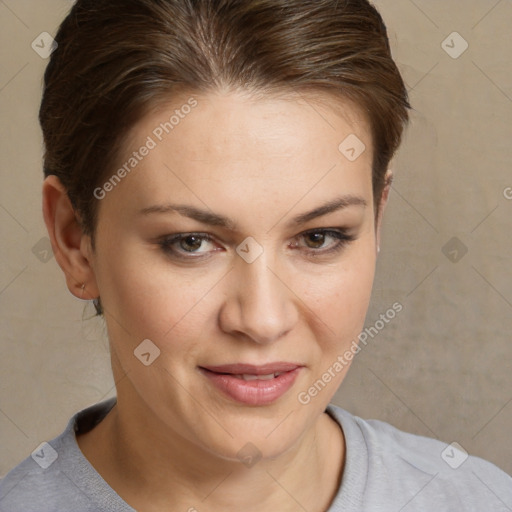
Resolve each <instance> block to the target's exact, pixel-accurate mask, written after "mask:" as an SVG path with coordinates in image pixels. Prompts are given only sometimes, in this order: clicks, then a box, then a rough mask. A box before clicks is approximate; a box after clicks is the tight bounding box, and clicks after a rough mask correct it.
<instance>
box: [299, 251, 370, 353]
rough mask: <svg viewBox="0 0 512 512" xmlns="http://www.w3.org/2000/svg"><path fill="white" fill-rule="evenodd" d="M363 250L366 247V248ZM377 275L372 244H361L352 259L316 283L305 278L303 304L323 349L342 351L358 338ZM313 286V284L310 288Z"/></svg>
mask: <svg viewBox="0 0 512 512" xmlns="http://www.w3.org/2000/svg"><path fill="white" fill-rule="evenodd" d="M363 246H364V247H363ZM374 273H375V257H374V255H373V253H372V249H371V243H370V244H361V247H360V248H359V249H358V250H354V251H353V252H352V253H351V254H350V256H349V257H347V258H346V259H344V260H343V261H342V262H341V263H340V264H339V265H336V266H335V267H332V269H330V270H324V271H323V273H322V274H319V275H318V276H317V277H316V280H315V278H313V281H312V280H311V276H308V278H307V279H305V278H304V277H303V278H302V283H303V285H302V293H303V297H304V303H305V305H306V306H307V308H308V309H309V310H310V311H311V313H312V317H315V318H316V325H317V329H321V330H322V335H319V336H317V340H318V342H319V344H322V345H324V348H326V347H330V349H339V348H341V347H342V346H343V345H345V344H347V343H350V342H351V341H352V340H353V339H354V338H356V337H357V336H358V335H359V333H360V331H361V329H362V328H363V325H364V319H365V317H366V313H367V310H368V305H369V302H370V297H371V291H372V286H373V279H374ZM311 283H313V284H311Z"/></svg>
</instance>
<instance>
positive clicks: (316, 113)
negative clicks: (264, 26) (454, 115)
mask: <svg viewBox="0 0 512 512" xmlns="http://www.w3.org/2000/svg"><path fill="white" fill-rule="evenodd" d="M191 96H192V95H191ZM191 96H186V95H184V96H183V97H180V98H179V99H176V98H175V100H173V102H172V104H171V105H169V106H168V107H166V108H162V109H160V110H159V111H158V112H154V113H152V114H150V115H148V116H147V117H146V118H145V119H144V120H143V121H142V122H140V123H139V124H138V125H137V126H136V127H135V128H134V130H133V132H132V136H131V137H130V142H129V149H127V151H126V155H125V160H124V161H121V162H119V168H121V167H122V166H123V165H125V164H126V166H125V171H127V170H128V169H129V172H128V171H127V172H126V173H123V172H120V173H118V174H117V178H121V179H120V180H119V179H114V180H113V181H112V183H115V185H111V186H108V185H107V186H106V187H104V188H103V189H102V190H103V191H102V192H98V195H99V196H102V197H103V196H104V197H103V198H102V199H101V200H100V201H99V203H100V204H99V221H98V226H97V233H96V252H95V253H94V254H92V266H93V269H94V274H95V279H96V284H97V287H98V289H99V292H100V295H101V300H102V304H103V306H104V310H105V318H106V322H107V326H108V333H109V337H110V343H111V350H112V358H113V369H114V374H115V375H114V376H115V380H116V382H117V387H118V389H117V393H118V404H119V406H120V407H124V408H125V409H129V410H131V411H139V413H140V414H144V415H145V421H148V424H149V426H153V427H154V426H155V424H158V426H159V428H162V427H163V430H162V431H167V432H175V433H176V434H177V435H179V436H180V437H183V438H185V439H187V440H188V441H189V442H192V443H194V444H195V445H197V446H199V447H201V448H203V449H206V450H208V451H209V452H211V453H214V454H217V455H219V456H221V457H224V458H233V459H235V458H236V457H237V453H238V452H239V450H240V449H241V448H242V447H244V446H245V445H246V444H247V443H252V444H253V445H255V446H256V447H257V449H258V450H259V451H260V452H261V454H262V455H263V456H264V457H275V456H277V455H279V454H280V453H282V452H284V451H286V450H287V449H289V448H290V447H291V446H292V445H293V444H294V443H295V442H296V441H297V440H298V439H299V438H300V437H301V436H302V435H303V434H304V433H305V432H306V431H307V430H308V429H309V428H310V427H312V426H313V424H314V423H315V422H316V420H317V419H318V418H319V417H320V415H321V413H322V412H323V411H324V410H325V407H326V406H327V404H328V403H329V401H330V400H331V398H332V396H333V394H334V392H335V391H336V389H337V387H338V385H339V384H340V383H341V381H342V380H343V377H344V376H345V373H346V370H347V366H346V365H342V364H341V363H339V359H338V356H343V354H344V353H345V352H346V351H347V350H349V349H350V347H351V345H352V347H354V345H353V342H354V340H356V339H357V336H358V334H359V333H360V331H361V329H362V327H363V323H364V318H365V314H366V311H367V307H368V302H369V298H370V293H371V288H372V282H373V277H374V268H375V259H376V230H375V222H374V208H373V197H372V180H371V163H372V150H371V147H372V142H371V138H370V132H369V128H368V125H367V123H366V121H365V120H364V119H363V118H362V116H361V115H360V113H359V112H358V110H357V109H355V108H354V107H353V106H351V105H350V104H349V103H345V102H339V100H338V103H337V110H335V109H334V108H333V106H334V100H332V99H331V100H330V106H329V105H328V102H329V98H327V101H326V102H325V103H323V104H320V103H319V102H315V101H313V98H312V97H307V96H294V95H291V94H290V95H289V96H288V97H287V99H284V98H277V97H272V98H271V97H267V98H266V99H258V100H256V99H250V98H249V96H247V95H242V94H241V93H239V92H229V93H224V94H221V93H216V94H214V93H210V94H207V95H193V98H191ZM304 98H308V100H307V101H305V99H304ZM185 105H188V107H186V106H185ZM176 110H177V112H175V111H176ZM173 115H174V118H172V119H171V116H173ZM166 122H167V123H168V124H167V125H166V124H165V123H166ZM161 123H162V124H161ZM347 137H350V138H349V139H347ZM355 137H357V139H359V141H358V140H357V139H356V138H355ZM345 139H347V141H346V142H345V143H344V144H343V145H342V146H341V150H340V149H339V146H340V144H341V143H342V142H343V141H345ZM361 142H362V143H364V145H365V146H366V149H365V150H363V146H362V145H361ZM143 147H146V149H141V148H143ZM352 149H353V151H352ZM361 151H362V153H361V154H360V155H359V153H360V152H361ZM134 152H136V154H134ZM358 155H359V156H358ZM130 158H132V160H130ZM116 169H117V168H116ZM114 171H115V170H114ZM113 174H114V173H113ZM106 190H108V192H105V191H106ZM104 192H105V193H104ZM326 206H332V207H333V208H331V209H329V211H327V209H325V210H323V209H324V208H325V207H326ZM191 233H192V234H193V235H190V234H191ZM178 236H179V237H181V239H180V238H177V237H178ZM144 340H146V341H144ZM148 340H149V341H148ZM141 343H142V345H141ZM337 361H338V364H337V365H336V364H335V363H336V362H337ZM235 365H249V366H246V367H241V366H238V367H237V366H235ZM219 367H222V368H219ZM208 368H209V369H210V370H208ZM215 370H216V371H215ZM281 372H284V373H282V374H281V375H279V376H277V377H276V376H273V375H272V374H275V373H281ZM326 372H327V373H328V374H329V375H330V378H329V375H327V377H326V376H325V374H326ZM242 373H243V374H246V376H245V378H241V376H240V374H242ZM222 374H224V375H222ZM256 375H259V377H256ZM255 379H256V380H255ZM319 379H320V380H322V383H323V385H322V386H318V384H317V389H318V388H319V389H321V391H317V392H316V393H315V392H314V391H312V392H308V389H310V388H311V386H312V385H314V383H315V382H317V381H318V380H319ZM329 381H330V382H329ZM148 418H151V419H148Z"/></svg>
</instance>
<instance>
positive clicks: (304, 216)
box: [139, 195, 367, 231]
mask: <svg viewBox="0 0 512 512" xmlns="http://www.w3.org/2000/svg"><path fill="white" fill-rule="evenodd" d="M350 206H360V207H363V208H365V207H366V206H367V202H366V200H365V199H363V198H362V197H358V196H353V195H345V196H341V197H337V198H335V199H333V200H331V201H329V202H327V203H325V204H323V205H320V206H317V207H316V208H313V209H312V210H310V211H308V212H305V213H301V214H300V215H297V216H296V217H293V218H292V219H291V220H290V221H289V222H288V223H287V226H288V227H292V226H299V225H301V224H305V223H306V222H309V221H310V220H313V219H316V218H317V217H321V216H323V215H327V214H328V213H333V212H336V211H338V210H343V209H345V208H348V207H350ZM175 212H176V213H179V214H180V215H183V216H184V217H189V218H190V219H194V220H196V221H198V222H201V223H202V224H208V225H210V226H219V227H223V228H226V229H229V230H231V231H238V229H239V228H238V225H237V223H236V222H235V221H233V220H232V219H230V218H228V217H225V216H224V215H220V214H217V213H213V212H211V211H208V210H202V209H200V208H196V207H195V206H190V205H185V204H172V203H168V204H164V205H155V206H149V207H147V208H143V209H142V210H140V211H139V215H144V216H146V215H151V214H157V213H158V214H169V213H175Z"/></svg>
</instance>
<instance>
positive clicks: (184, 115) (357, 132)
mask: <svg viewBox="0 0 512 512" xmlns="http://www.w3.org/2000/svg"><path fill="white" fill-rule="evenodd" d="M347 140H348V141H349V142H350V143H351V145H352V146H353V145H354V141H355V142H356V144H360V146H357V147H355V146H354V147H355V150H356V151H357V152H361V154H360V155H356V156H358V158H357V159H351V158H347V154H346V152H345V153H344V151H346V149H347V148H346V147H345V146H346V144H345V143H344V141H347ZM145 145H146V146H151V149H150V151H144V153H145V155H144V156H143V157H142V158H140V159H139V160H137V162H136V163H137V166H136V169H135V171H136V172H130V175H129V176H128V177H127V178H126V179H125V183H123V187H122V188H123V190H124V191H125V192H127V193H131V195H132V198H131V199H132V201H133V202H134V204H135V206H147V204H146V203H148V201H150V199H152V200H162V201H163V200H165V199H166V196H168V195H169V194H172V193H180V192H179V191H184V190H185V189H188V190H189V192H190V194H191V195H194V194H195V195H196V196H198V197H199V196H203V197H204V196H205V195H208V194H210V195H211V194H212V193H213V192H214V191H215V194H216V196H217V197H218V199H219V201H220V202H222V201H225V200H229V199H230V198H231V199H233V197H234V196H235V195H245V196H246V197H259V198H260V199H261V200H262V201H263V200H264V199H265V197H267V198H269V200H270V199H272V198H273V199H274V200H279V198H280V197H281V198H283V199H284V198H285V197H287V196H289V197H290V199H294V200H297V199H299V197H300V196H301V195H304V194H305V193H306V192H307V193H308V194H309V195H310V196H311V197H312V198H314V196H315V194H316V193H318V195H319V196H322V197H325V192H326V190H329V189H332V188H333V187H336V188H338V189H340V188H345V189H346V192H348V193H353V194H358V195H361V194H363V193H364V192H365V191H367V190H368V189H371V163H372V141H371V135H370V130H369V126H368V122H367V120H366V119H365V117H364V116H363V114H362V113H361V110H360V109H359V108H358V107H357V106H355V105H354V104H352V103H350V102H349V101H348V100H342V99H338V98H336V99H335V98H333V97H331V96H325V95H324V96H322V95H318V94H316V95H312V94H298V93H293V94H292V93H288V94H280V95H276V94H274V95H265V96H262V95H258V96H254V95H251V94H249V93H247V92H243V91H222V92H220V91H216V92H211V93H208V94H204V93H203V94H192V93H188V94H187V93H181V94H180V95H179V96H174V97H173V99H172V101H169V102H166V103H164V104H161V105H160V106H159V107H158V108H157V109H154V110H153V111H151V112H150V113H148V114H147V115H146V116H145V117H144V118H143V119H142V120H141V121H140V122H139V123H137V124H136V125H135V126H134V127H133V129H132V131H131V133H130V137H129V139H128V144H127V149H126V152H125V154H124V160H125V161H126V160H127V158H128V157H130V155H132V153H133V152H134V151H135V152H137V149H138V148H142V147H144V146H145ZM361 148H364V150H362V149H361ZM348 149H351V148H348ZM348 156H350V154H349V155H348ZM118 165H119V166H121V165H123V162H122V161H121V162H119V164H118ZM333 171H335V172H333ZM320 182H321V183H320ZM117 188H119V189H120V188H121V187H117ZM118 193H119V191H118V190H116V191H114V194H113V195H115V194H118ZM190 194H189V195H190ZM367 198H368V197H367ZM261 204H262V206H263V204H264V203H263V202H261ZM253 206H254V205H253Z"/></svg>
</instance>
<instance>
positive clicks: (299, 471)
mask: <svg viewBox="0 0 512 512" xmlns="http://www.w3.org/2000/svg"><path fill="white" fill-rule="evenodd" d="M131 396H136V394H135V395H131ZM129 405H130V407H128V404H125V403H124V402H123V400H122V399H120V397H119V396H118V402H117V404H116V405H115V406H114V408H113V409H112V410H111V411H110V413H109V414H108V415H107V416H106V418H105V419H104V420H103V421H102V422H101V423H100V424H99V425H98V426H97V427H96V428H95V429H93V430H92V431H90V432H89V433H87V434H85V435H82V436H80V437H79V438H78V439H77V441H78V442H79V446H80V448H81V449H82V451H83V452H84V455H85V456H86V457H87V458H88V459H89V460H90V462H91V464H92V465H93V466H94V467H95V468H96V470H97V471H98V472H99V473H100V475H101V476H102V477H103V478H104V480H105V481H106V482H107V483H108V484H109V485H110V486H111V487H112V488H113V489H114V490H115V491H116V492H117V494H119V495H120V496H121V498H122V499H123V500H124V501H126V502H127V503H128V504H129V505H131V506H132V507H133V508H135V509H136V510H138V511H140V512H153V511H155V512H156V511H158V510H169V509H170V510H187V511H190V512H194V510H198V511H200V512H209V511H218V510H224V511H228V512H229V511H231V510H233V511H234V510H240V509H243V510H245V511H246V512H256V511H261V510H272V509H275V510H280V511H282V512H286V511H288V510H289V511H292V510H293V511H296V510H298V509H301V508H303V509H305V510H308V511H310V512H315V511H316V512H324V511H325V510H327V509H328V507H329V505H330V503H331V502H332V500H333V498H334V496H335V494H336V492H337V490H338V488H339V485H340V478H341V473H342V469H343V462H344V451H345V450H344V444H345V443H344V438H343V434H342V431H341V429H340V427H339V425H338V424H337V423H336V422H335V421H334V420H333V419H332V418H331V417H330V416H329V415H328V414H326V413H322V414H320V415H319V417H318V418H317V420H316V421H315V422H314V423H313V424H312V426H311V427H310V428H309V429H308V430H307V431H306V432H304V434H303V435H302V437H301V438H299V439H298V441H297V442H296V443H295V444H294V445H293V446H292V447H291V448H290V449H289V450H288V451H287V452H285V453H283V454H281V455H280V456H279V457H277V458H275V459H261V460H259V461H258V462H257V463H255V464H254V465H252V466H250V467H249V466H246V465H244V464H241V463H240V461H238V460H237V461H233V460H226V459H223V458H219V457H218V456H216V455H215V454H213V453H211V452H209V451H207V450H206V449H204V448H203V447H201V446H198V445H197V444H194V443H192V442H190V441H189V440H187V439H185V438H184V437H183V436H180V435H179V434H178V433H177V432H174V431H170V430H169V427H168V426H167V425H164V424H163V423H162V422H161V421H160V420H159V418H157V417H156V416H155V415H154V414H153V413H152V412H151V410H150V409H149V408H148V407H145V405H144V404H142V403H141V402H136V406H135V407H134V404H132V403H130V404H129Z"/></svg>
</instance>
